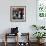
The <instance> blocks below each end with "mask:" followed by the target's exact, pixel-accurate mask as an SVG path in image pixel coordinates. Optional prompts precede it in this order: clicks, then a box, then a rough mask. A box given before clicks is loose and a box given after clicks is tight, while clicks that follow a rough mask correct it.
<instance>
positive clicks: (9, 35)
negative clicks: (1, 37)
mask: <svg viewBox="0 0 46 46" xmlns="http://www.w3.org/2000/svg"><path fill="white" fill-rule="evenodd" d="M13 36H17V39H16V40H17V42H16V43H17V44H16V46H18V27H16V28H11V33H5V46H7V43H8V42H7V38H10V37H13Z"/></svg>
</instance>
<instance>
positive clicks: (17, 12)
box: [10, 6, 26, 22]
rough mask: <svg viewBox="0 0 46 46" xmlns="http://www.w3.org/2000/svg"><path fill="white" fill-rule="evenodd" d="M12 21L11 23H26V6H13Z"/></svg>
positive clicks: (11, 10) (11, 11)
mask: <svg viewBox="0 0 46 46" xmlns="http://www.w3.org/2000/svg"><path fill="white" fill-rule="evenodd" d="M10 21H11V22H24V21H26V6H11V7H10Z"/></svg>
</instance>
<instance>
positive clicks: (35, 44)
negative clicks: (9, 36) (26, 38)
mask: <svg viewBox="0 0 46 46" xmlns="http://www.w3.org/2000/svg"><path fill="white" fill-rule="evenodd" d="M0 46H5V45H4V42H2V43H1V42H0ZM7 46H15V42H14V43H12V42H10V43H8V45H7ZM24 46H25V45H24ZM30 46H37V43H34V42H32V43H30ZM42 46H46V43H44V45H42Z"/></svg>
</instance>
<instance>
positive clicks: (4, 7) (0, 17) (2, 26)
mask: <svg viewBox="0 0 46 46" xmlns="http://www.w3.org/2000/svg"><path fill="white" fill-rule="evenodd" d="M10 6H26V22H10ZM32 24H36V0H0V34H3V33H5V32H10V30H9V28H11V27H16V26H17V27H19V32H25V33H26V32H30V37H32V33H33V32H35V31H32V29H31V25H32ZM0 38H1V37H0Z"/></svg>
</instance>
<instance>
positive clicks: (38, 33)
mask: <svg viewBox="0 0 46 46" xmlns="http://www.w3.org/2000/svg"><path fill="white" fill-rule="evenodd" d="M45 34H46V33H45V32H35V33H34V34H33V35H34V36H35V37H36V38H37V41H38V43H41V42H40V40H41V39H42V38H43V37H44V36H46V35H45ZM44 38H45V37H44Z"/></svg>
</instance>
